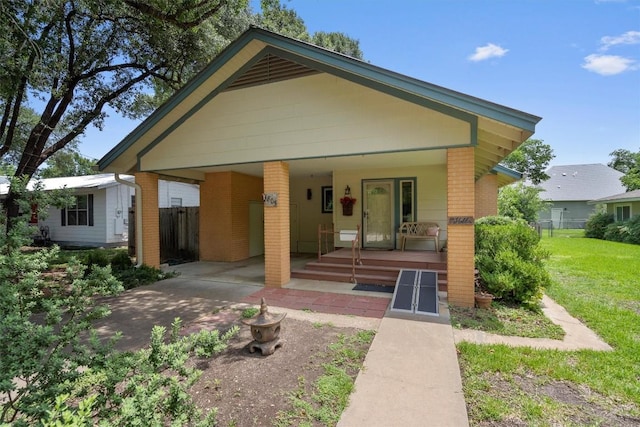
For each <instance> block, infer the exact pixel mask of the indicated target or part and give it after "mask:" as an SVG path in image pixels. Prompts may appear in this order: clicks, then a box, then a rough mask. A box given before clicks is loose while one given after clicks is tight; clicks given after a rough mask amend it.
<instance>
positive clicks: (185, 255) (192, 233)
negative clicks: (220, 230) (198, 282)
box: [129, 207, 200, 263]
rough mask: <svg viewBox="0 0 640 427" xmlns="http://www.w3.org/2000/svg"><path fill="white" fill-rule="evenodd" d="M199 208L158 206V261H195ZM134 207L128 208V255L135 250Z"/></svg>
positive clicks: (197, 242)
mask: <svg viewBox="0 0 640 427" xmlns="http://www.w3.org/2000/svg"><path fill="white" fill-rule="evenodd" d="M199 210H200V209H199V208H198V207H188V208H182V207H179V208H160V262H161V263H166V262H169V263H172V262H179V261H197V260H198V259H199V258H200V253H199V251H198V247H199V224H200V223H199ZM135 223H136V221H135V209H129V255H131V256H133V255H135V252H136V237H135V236H136V230H135Z"/></svg>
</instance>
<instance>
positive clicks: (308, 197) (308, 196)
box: [307, 188, 313, 200]
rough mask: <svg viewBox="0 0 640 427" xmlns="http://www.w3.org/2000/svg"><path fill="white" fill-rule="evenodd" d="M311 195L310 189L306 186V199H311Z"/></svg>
mask: <svg viewBox="0 0 640 427" xmlns="http://www.w3.org/2000/svg"><path fill="white" fill-rule="evenodd" d="M312 196H313V194H312V193H311V189H310V188H307V200H311V197H312Z"/></svg>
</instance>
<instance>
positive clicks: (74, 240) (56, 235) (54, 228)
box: [0, 173, 199, 247]
mask: <svg viewBox="0 0 640 427" xmlns="http://www.w3.org/2000/svg"><path fill="white" fill-rule="evenodd" d="M120 177H121V178H122V179H123V180H125V181H128V182H132V183H133V182H134V177H133V176H131V175H121V176H120ZM39 182H40V183H41V184H42V189H43V190H44V191H49V190H59V189H67V190H69V191H70V192H71V195H72V196H73V198H74V200H75V204H74V205H73V206H68V207H66V208H64V209H59V208H55V207H50V208H49V209H48V212H47V214H46V215H45V217H43V218H38V217H37V215H34V216H32V219H31V224H32V225H33V226H34V227H37V229H38V232H37V233H36V234H39V233H40V230H41V229H45V227H46V230H48V233H47V237H48V238H49V239H51V241H52V242H55V243H58V244H60V245H62V246H97V247H99V246H105V247H108V246H122V245H124V244H126V243H127V241H128V221H129V219H128V218H129V217H128V213H129V208H131V206H132V202H133V196H134V194H135V189H134V188H133V187H131V186H128V185H125V184H121V183H119V182H117V181H116V179H115V177H114V174H112V173H108V174H97V175H86V176H72V177H61V178H47V179H42V180H40V181H39ZM29 187H30V188H33V181H32V182H31V183H30V185H29ZM7 192H8V182H5V183H4V184H2V183H0V195H2V194H7ZM158 202H159V204H158V206H159V207H172V206H198V205H199V189H198V187H197V186H196V185H193V184H186V183H180V182H168V181H164V180H160V181H158Z"/></svg>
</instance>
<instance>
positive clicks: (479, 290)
mask: <svg viewBox="0 0 640 427" xmlns="http://www.w3.org/2000/svg"><path fill="white" fill-rule="evenodd" d="M474 298H475V302H476V307H478V308H485V309H486V308H489V307H491V303H492V302H493V300H494V299H495V296H494V295H493V294H492V293H491V292H489V291H488V290H487V287H486V285H485V283H484V282H483V281H482V278H481V277H480V273H479V272H478V270H476V274H475V295H474Z"/></svg>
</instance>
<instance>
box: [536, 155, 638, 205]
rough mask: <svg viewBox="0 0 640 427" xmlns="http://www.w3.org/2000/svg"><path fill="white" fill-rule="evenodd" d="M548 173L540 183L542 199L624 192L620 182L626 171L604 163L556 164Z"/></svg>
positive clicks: (574, 198) (577, 198)
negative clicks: (623, 171)
mask: <svg viewBox="0 0 640 427" xmlns="http://www.w3.org/2000/svg"><path fill="white" fill-rule="evenodd" d="M547 175H549V177H550V178H549V179H548V180H546V181H544V182H542V183H540V184H539V185H538V187H539V188H541V189H542V190H543V191H542V192H541V193H540V197H541V198H542V199H543V200H552V201H582V200H584V201H588V200H595V199H600V198H602V197H607V196H611V195H612V194H620V193H624V192H625V187H624V186H623V185H622V183H621V182H620V177H622V176H623V175H624V174H623V173H622V172H619V171H617V170H615V169H613V168H610V167H609V166H606V165H603V164H601V163H596V164H589V165H563V166H553V167H551V168H549V170H548V171H547Z"/></svg>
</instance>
